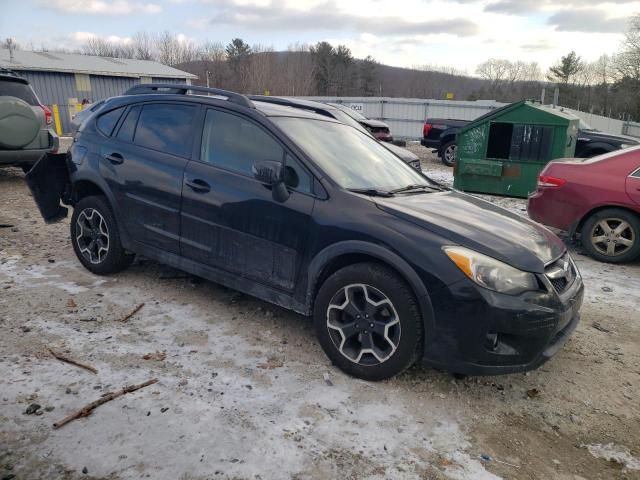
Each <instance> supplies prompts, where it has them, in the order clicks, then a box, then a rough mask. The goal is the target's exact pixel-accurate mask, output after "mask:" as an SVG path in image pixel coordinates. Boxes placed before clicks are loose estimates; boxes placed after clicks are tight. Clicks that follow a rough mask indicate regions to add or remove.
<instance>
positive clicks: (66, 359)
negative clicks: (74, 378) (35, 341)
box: [47, 348, 98, 373]
mask: <svg viewBox="0 0 640 480" xmlns="http://www.w3.org/2000/svg"><path fill="white" fill-rule="evenodd" d="M47 350H49V353H50V354H51V355H53V356H54V357H56V358H57V359H58V360H60V361H62V362H67V363H70V364H71V365H75V366H76V367H80V368H84V369H85V370H89V371H90V372H91V373H98V369H97V368H95V367H92V366H91V365H87V364H86V363H81V362H79V361H78V360H75V359H73V358H71V357H67V356H66V355H63V354H62V353H59V352H56V351H55V350H53V349H52V348H47Z"/></svg>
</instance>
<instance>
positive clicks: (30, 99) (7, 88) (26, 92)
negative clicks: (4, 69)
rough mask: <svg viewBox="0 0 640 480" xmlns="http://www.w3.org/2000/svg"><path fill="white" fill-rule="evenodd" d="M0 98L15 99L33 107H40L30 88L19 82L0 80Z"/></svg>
mask: <svg viewBox="0 0 640 480" xmlns="http://www.w3.org/2000/svg"><path fill="white" fill-rule="evenodd" d="M0 96H3V97H5V96H6V97H17V98H19V99H20V100H23V101H25V102H27V103H28V104H29V105H31V106H34V107H35V106H37V105H40V102H38V98H37V97H36V94H35V93H33V90H31V87H30V86H29V85H25V84H24V83H20V82H13V81H3V80H0Z"/></svg>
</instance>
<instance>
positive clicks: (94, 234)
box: [71, 196, 134, 275]
mask: <svg viewBox="0 0 640 480" xmlns="http://www.w3.org/2000/svg"><path fill="white" fill-rule="evenodd" d="M71 243H72V244H73V250H74V251H75V253H76V256H77V257H78V260H80V263H82V265H83V266H84V267H85V268H86V269H87V270H89V271H90V272H93V273H95V274H98V275H108V274H110V273H116V272H119V271H121V270H124V269H125V268H127V267H128V266H129V265H131V262H132V261H133V258H134V256H133V255H132V254H129V253H127V252H126V251H125V250H124V248H123V247H122V244H121V243H120V234H119V232H118V227H117V224H116V220H115V217H114V215H113V212H112V211H111V208H110V207H109V205H108V204H107V201H106V199H105V198H104V197H100V196H91V197H86V198H83V199H82V200H80V201H79V202H78V203H77V204H76V206H75V208H74V210H73V215H72V217H71Z"/></svg>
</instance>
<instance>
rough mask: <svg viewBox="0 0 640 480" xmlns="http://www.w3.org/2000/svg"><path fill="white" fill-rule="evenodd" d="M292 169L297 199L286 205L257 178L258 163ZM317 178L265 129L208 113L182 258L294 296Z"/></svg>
mask: <svg viewBox="0 0 640 480" xmlns="http://www.w3.org/2000/svg"><path fill="white" fill-rule="evenodd" d="M283 159H286V160H284V161H286V162H287V168H288V169H289V170H290V172H293V173H290V177H292V178H295V181H293V182H291V188H290V193H291V195H290V197H289V198H288V199H287V200H286V201H284V202H282V203H279V202H277V201H275V200H274V199H273V198H272V192H271V189H270V187H268V186H266V185H264V184H262V183H260V182H259V181H257V180H256V179H255V178H254V177H253V173H252V166H253V164H254V163H255V162H256V161H262V160H274V161H280V162H282V161H283ZM312 178H313V177H312V176H311V174H310V173H308V171H307V170H306V169H304V167H303V166H302V165H301V164H300V163H299V162H298V161H297V160H296V159H295V158H294V157H293V156H292V155H291V154H290V153H288V152H287V150H286V148H285V147H284V145H283V144H282V143H281V142H280V141H279V140H278V139H276V138H275V137H274V136H272V135H271V134H270V133H269V132H268V131H267V130H266V129H265V128H264V127H263V126H261V125H259V124H258V123H256V122H254V121H253V120H251V119H249V118H247V117H244V116H240V115H238V114H235V113H232V112H229V111H226V110H222V109H219V110H218V109H213V108H210V109H207V111H206V114H205V120H204V128H203V132H202V141H201V147H200V152H199V154H195V155H194V160H193V161H191V162H189V164H188V165H187V168H186V170H185V173H184V185H183V197H182V198H183V200H182V213H181V218H182V224H181V235H182V238H181V252H182V255H183V256H185V257H187V258H190V259H192V260H196V261H198V262H202V263H205V264H207V265H209V266H211V267H214V268H219V269H222V270H225V271H227V272H230V273H234V274H237V275H239V276H243V277H247V278H249V279H251V280H253V281H256V282H259V283H263V284H265V285H268V286H272V287H276V288H280V289H284V290H287V291H291V290H293V287H294V284H295V278H296V275H297V271H298V269H299V266H300V263H301V260H302V256H303V255H304V252H305V248H306V245H307V238H308V230H309V222H310V216H311V212H312V209H313V204H314V197H313V196H312V194H311V191H312V185H313V181H312Z"/></svg>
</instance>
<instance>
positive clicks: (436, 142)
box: [420, 118, 469, 167]
mask: <svg viewBox="0 0 640 480" xmlns="http://www.w3.org/2000/svg"><path fill="white" fill-rule="evenodd" d="M467 123H469V121H468V120H451V119H442V118H430V119H427V121H426V122H425V123H424V126H423V127H422V139H421V140H420V144H421V145H422V146H424V147H427V148H432V149H433V150H435V151H436V152H437V153H438V157H440V159H441V160H442V163H444V164H445V165H447V166H449V167H452V166H453V164H454V163H455V162H456V150H457V148H458V147H457V145H456V135H457V134H458V132H459V131H460V129H461V128H462V127H464V126H465V125H466V124H467Z"/></svg>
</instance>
